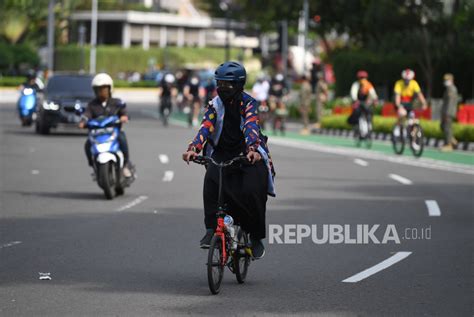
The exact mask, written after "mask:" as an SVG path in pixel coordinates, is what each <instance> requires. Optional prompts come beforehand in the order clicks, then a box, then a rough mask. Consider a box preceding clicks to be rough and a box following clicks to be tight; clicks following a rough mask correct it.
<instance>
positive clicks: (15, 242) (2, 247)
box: [0, 241, 21, 249]
mask: <svg viewBox="0 0 474 317" xmlns="http://www.w3.org/2000/svg"><path fill="white" fill-rule="evenodd" d="M20 243H21V241H12V242H8V243H5V244H2V245H0V249H4V248H9V247H12V246H14V245H17V244H20Z"/></svg>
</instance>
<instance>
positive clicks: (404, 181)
mask: <svg viewBox="0 0 474 317" xmlns="http://www.w3.org/2000/svg"><path fill="white" fill-rule="evenodd" d="M388 177H390V178H391V179H393V180H395V181H397V182H399V183H401V184H403V185H412V184H413V182H412V181H411V180H409V179H408V178H405V177H403V176H400V175H397V174H388Z"/></svg>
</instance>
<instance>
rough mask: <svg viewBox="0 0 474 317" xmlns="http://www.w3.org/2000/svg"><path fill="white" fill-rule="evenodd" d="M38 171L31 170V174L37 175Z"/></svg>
mask: <svg viewBox="0 0 474 317" xmlns="http://www.w3.org/2000/svg"><path fill="white" fill-rule="evenodd" d="M39 172H40V171H38V170H31V174H33V175H38V174H39Z"/></svg>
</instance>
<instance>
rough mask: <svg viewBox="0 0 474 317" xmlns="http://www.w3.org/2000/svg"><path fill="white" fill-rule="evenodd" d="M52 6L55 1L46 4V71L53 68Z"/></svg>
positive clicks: (51, 0) (50, 0)
mask: <svg viewBox="0 0 474 317" xmlns="http://www.w3.org/2000/svg"><path fill="white" fill-rule="evenodd" d="M54 5H55V0H49V4H48V70H49V71H53V68H54Z"/></svg>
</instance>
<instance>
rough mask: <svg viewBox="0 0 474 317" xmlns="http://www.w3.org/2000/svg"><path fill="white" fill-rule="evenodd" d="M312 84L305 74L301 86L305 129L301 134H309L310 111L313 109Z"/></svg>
mask: <svg viewBox="0 0 474 317" xmlns="http://www.w3.org/2000/svg"><path fill="white" fill-rule="evenodd" d="M311 95H312V91H311V84H310V82H309V80H308V77H307V76H306V75H303V77H302V82H301V88H300V113H301V117H302V119H303V129H302V130H301V132H300V134H302V135H309V134H310V131H309V128H308V126H309V112H310V110H311Z"/></svg>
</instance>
